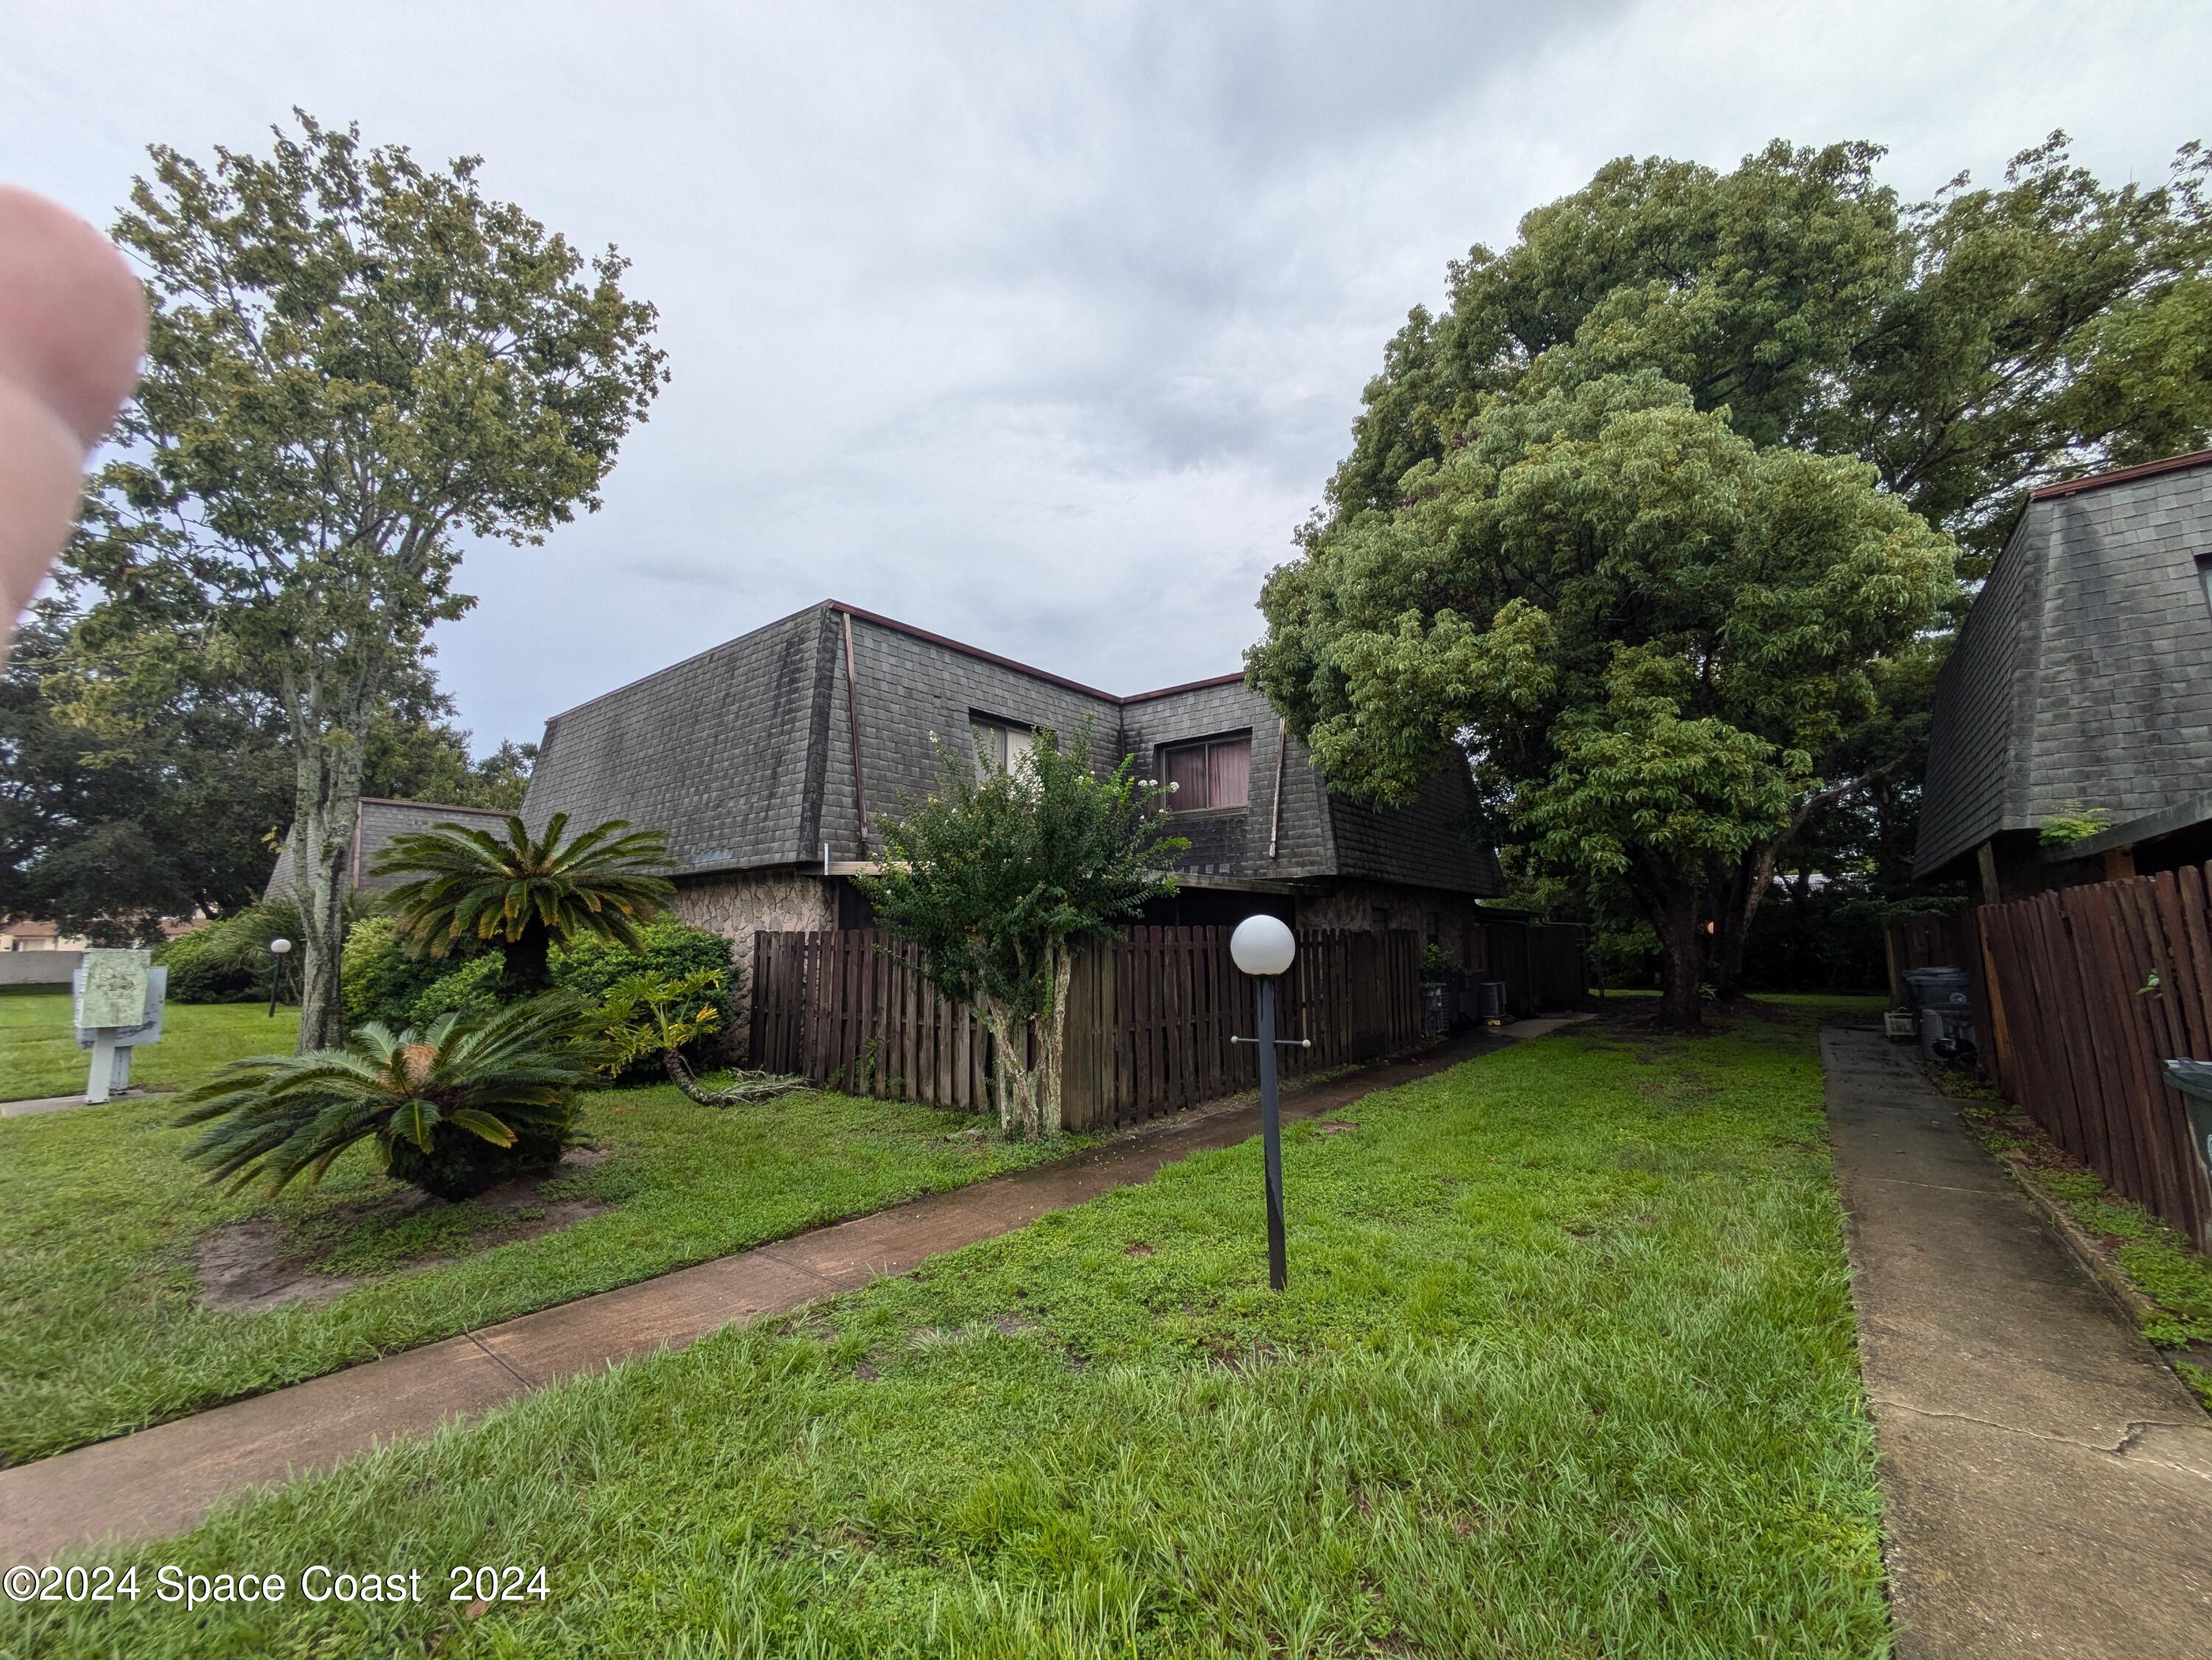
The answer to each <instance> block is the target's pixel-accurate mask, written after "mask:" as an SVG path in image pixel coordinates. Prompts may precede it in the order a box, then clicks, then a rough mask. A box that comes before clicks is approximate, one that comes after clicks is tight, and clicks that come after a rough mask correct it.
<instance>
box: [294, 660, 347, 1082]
mask: <svg viewBox="0 0 2212 1660" xmlns="http://www.w3.org/2000/svg"><path fill="white" fill-rule="evenodd" d="M291 701H293V702H294V705H295V710H296V711H297V713H296V714H295V718H294V720H293V723H292V725H293V757H294V771H293V779H294V788H293V809H292V836H291V841H290V844H289V845H290V851H291V854H292V896H293V899H294V900H295V902H296V903H297V904H298V906H299V907H300V941H299V945H300V1037H299V1042H298V1044H297V1045H296V1052H297V1053H300V1054H302V1055H304V1054H306V1053H307V1051H309V1050H311V1049H337V1048H342V1047H343V1045H344V1043H345V1036H346V1033H345V1005H344V1003H343V1000H342V997H341V988H340V986H339V984H338V960H339V954H340V952H341V951H342V949H343V946H344V944H345V907H346V878H347V876H348V875H349V871H348V870H347V868H346V866H347V861H348V858H349V855H350V854H351V851H352V848H353V837H354V829H355V827H356V824H358V822H359V821H360V818H361V750H360V748H359V747H358V746H357V745H356V744H353V743H350V742H337V743H332V744H328V745H325V742H324V741H323V738H322V736H321V734H320V732H319V730H317V729H318V728H319V726H320V724H321V721H320V718H319V717H320V715H321V709H320V706H319V705H320V699H319V695H317V694H316V693H314V692H313V691H310V692H309V694H307V698H306V699H305V700H304V702H303V701H302V700H299V699H297V698H296V697H295V698H294V699H292V700H291Z"/></svg>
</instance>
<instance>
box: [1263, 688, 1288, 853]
mask: <svg viewBox="0 0 2212 1660" xmlns="http://www.w3.org/2000/svg"><path fill="white" fill-rule="evenodd" d="M1283 749H1284V739H1283V718H1282V717H1281V716H1280V715H1278V716H1276V717H1275V794H1274V798H1273V800H1271V801H1270V802H1268V803H1267V857H1269V858H1271V859H1272V858H1273V857H1275V849H1276V847H1277V846H1278V845H1279V844H1280V842H1281V839H1282V829H1283Z"/></svg>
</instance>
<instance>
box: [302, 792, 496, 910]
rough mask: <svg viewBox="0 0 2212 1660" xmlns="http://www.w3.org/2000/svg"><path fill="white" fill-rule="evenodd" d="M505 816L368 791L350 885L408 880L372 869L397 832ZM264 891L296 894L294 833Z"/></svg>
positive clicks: (349, 856) (350, 853) (348, 873)
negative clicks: (397, 799) (392, 797)
mask: <svg viewBox="0 0 2212 1660" xmlns="http://www.w3.org/2000/svg"><path fill="white" fill-rule="evenodd" d="M506 822H507V815H506V814H505V813H502V812H500V811H498V810H497V809H494V808H489V807H441V806H440V805H439V804H438V803H436V802H431V801H392V800H390V799H388V798H386V797H381V796H364V797H362V802H361V817H360V818H359V820H358V821H356V823H355V825H354V831H353V842H352V845H350V846H349V847H348V848H347V849H346V861H345V881H346V886H347V887H348V888H365V889H367V890H368V891H369V892H371V893H381V892H383V891H384V890H385V889H386V888H397V887H398V885H399V884H400V883H401V882H403V881H406V880H407V878H406V877H404V876H379V875H373V874H372V873H371V871H370V869H369V867H370V866H371V865H372V864H374V863H375V860H376V856H377V855H378V854H379V853H381V852H382V851H384V850H385V848H386V846H387V845H389V844H390V843H391V840H392V838H393V837H394V836H402V835H405V834H407V833H409V832H410V831H415V830H428V828H429V827H431V826H432V825H434V824H465V825H466V826H468V827H469V828H471V829H472V830H490V831H493V832H495V833H496V832H497V831H498V830H499V829H500V827H501V826H502V825H504V824H505V823H506ZM261 896H262V898H263V899H264V900H289V899H290V898H291V897H292V850H291V846H290V837H289V834H288V835H287V837H286V845H285V847H284V849H283V851H281V852H279V853H278V854H277V855H276V869H274V870H272V871H270V873H269V886H268V887H266V888H264V889H263V890H262V894H261Z"/></svg>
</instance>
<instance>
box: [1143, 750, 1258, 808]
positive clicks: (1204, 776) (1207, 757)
mask: <svg viewBox="0 0 2212 1660" xmlns="http://www.w3.org/2000/svg"><path fill="white" fill-rule="evenodd" d="M1160 775H1161V777H1163V778H1164V779H1166V780H1167V781H1168V783H1170V784H1171V785H1174V786H1175V791H1174V793H1173V794H1172V795H1170V797H1168V806H1169V807H1170V809H1172V810H1173V811H1175V812H1177V813H1202V812H1206V811H1208V810H1209V809H1219V808H1225V807H1243V806H1244V805H1246V804H1247V803H1249V801H1250V800H1251V798H1252V735H1251V734H1250V733H1249V732H1240V733H1238V734H1237V736H1235V737H1233V738H1211V739H1208V740H1207V741H1206V742H1204V743H1178V744H1176V745H1175V746H1173V747H1172V748H1165V749H1163V750H1161V752H1160Z"/></svg>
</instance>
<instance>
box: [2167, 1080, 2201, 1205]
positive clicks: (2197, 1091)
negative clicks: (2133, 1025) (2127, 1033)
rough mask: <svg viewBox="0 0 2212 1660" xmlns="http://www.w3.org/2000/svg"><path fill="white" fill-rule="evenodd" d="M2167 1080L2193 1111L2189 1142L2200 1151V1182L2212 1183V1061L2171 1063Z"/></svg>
mask: <svg viewBox="0 0 2212 1660" xmlns="http://www.w3.org/2000/svg"><path fill="white" fill-rule="evenodd" d="M2166 1081H2167V1082H2168V1083H2170V1084H2172V1086H2173V1087H2175V1088H2176V1089H2179V1091H2180V1092H2181V1096H2182V1100H2183V1101H2184V1102H2185V1104H2186V1105H2187V1106H2188V1109H2189V1139H2190V1142H2191V1144H2192V1145H2193V1146H2194V1147H2195V1148H2197V1179H2198V1180H2199V1181H2203V1182H2207V1183H2208V1184H2212V1062H2208V1061H2189V1060H2179V1061H2168V1062H2167V1063H2166ZM2209 1191H2212V1189H2209Z"/></svg>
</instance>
